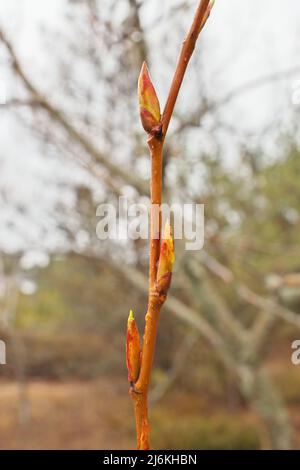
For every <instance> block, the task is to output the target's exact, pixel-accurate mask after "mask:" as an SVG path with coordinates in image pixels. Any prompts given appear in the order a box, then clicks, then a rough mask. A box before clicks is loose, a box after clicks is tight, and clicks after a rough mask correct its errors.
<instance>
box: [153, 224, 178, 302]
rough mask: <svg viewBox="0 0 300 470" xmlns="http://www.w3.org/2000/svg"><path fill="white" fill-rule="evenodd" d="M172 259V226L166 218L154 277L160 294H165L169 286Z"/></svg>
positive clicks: (173, 259) (173, 256)
mask: <svg viewBox="0 0 300 470" xmlns="http://www.w3.org/2000/svg"><path fill="white" fill-rule="evenodd" d="M174 261H175V255H174V241H173V236H172V228H171V225H170V222H169V220H167V221H166V224H165V228H164V235H163V239H162V242H161V247H160V255H159V261H158V268H157V278H156V284H157V289H158V291H159V292H160V293H162V294H166V293H167V292H168V289H169V287H170V284H171V278H172V271H173V264H174Z"/></svg>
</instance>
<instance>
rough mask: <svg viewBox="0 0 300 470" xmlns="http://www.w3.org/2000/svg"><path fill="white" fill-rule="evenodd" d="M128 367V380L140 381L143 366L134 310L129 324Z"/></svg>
mask: <svg viewBox="0 0 300 470" xmlns="http://www.w3.org/2000/svg"><path fill="white" fill-rule="evenodd" d="M126 365H127V370H128V380H129V382H132V383H135V382H136V381H137V379H138V376H139V372H140V366H141V341H140V335H139V330H138V327H137V324H136V322H135V320H134V316H133V312H132V310H130V313H129V317H128V322H127V337H126Z"/></svg>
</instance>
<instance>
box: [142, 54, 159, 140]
mask: <svg viewBox="0 0 300 470" xmlns="http://www.w3.org/2000/svg"><path fill="white" fill-rule="evenodd" d="M138 97H139V106H140V116H141V121H142V125H143V128H144V129H145V131H146V132H148V133H150V132H151V131H153V130H154V129H155V128H156V127H157V126H158V125H159V124H160V106H159V101H158V98H157V95H156V91H155V88H154V86H153V83H152V81H151V78H150V75H149V70H148V67H147V65H146V62H144V63H143V65H142V69H141V72H140V76H139V80H138Z"/></svg>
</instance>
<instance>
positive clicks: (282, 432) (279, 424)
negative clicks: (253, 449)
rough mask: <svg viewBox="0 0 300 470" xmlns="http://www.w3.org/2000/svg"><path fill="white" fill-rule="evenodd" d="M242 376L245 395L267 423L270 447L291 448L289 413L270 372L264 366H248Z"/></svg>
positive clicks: (277, 448) (265, 423) (242, 387)
mask: <svg viewBox="0 0 300 470" xmlns="http://www.w3.org/2000/svg"><path fill="white" fill-rule="evenodd" d="M242 377H243V378H242V383H241V389H242V392H243V395H244V397H245V399H246V400H247V402H248V403H249V405H250V407H251V408H252V409H253V410H254V411H255V412H256V413H257V414H258V416H259V417H260V419H261V420H262V421H263V423H264V425H265V429H266V433H267V437H268V441H269V442H268V446H269V448H271V449H273V450H288V449H290V448H291V432H290V424H289V418H288V414H287V411H286V409H285V406H284V403H283V402H282V400H281V398H280V396H279V394H278V392H277V390H276V387H275V385H274V384H273V382H272V380H271V379H270V377H269V374H268V372H267V371H266V370H265V369H263V368H261V369H254V370H253V369H250V368H247V369H246V373H245V374H243V376H242Z"/></svg>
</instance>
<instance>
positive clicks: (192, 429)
mask: <svg viewBox="0 0 300 470" xmlns="http://www.w3.org/2000/svg"><path fill="white" fill-rule="evenodd" d="M153 423H154V425H153V442H154V445H155V448H158V449H206V450H213V449H224V450H230V449H235V450H246V449H248V450H255V449H259V448H260V435H259V431H258V428H257V426H255V425H254V424H252V423H249V422H247V421H246V422H243V421H242V420H241V419H240V417H237V416H234V415H223V416H222V415H218V416H213V417H209V418H207V417H205V418H203V417H183V418H181V419H180V420H178V417H177V416H175V415H174V416H170V415H168V416H165V415H164V414H163V413H162V412H161V413H160V414H159V415H158V414H154V416H153Z"/></svg>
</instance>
